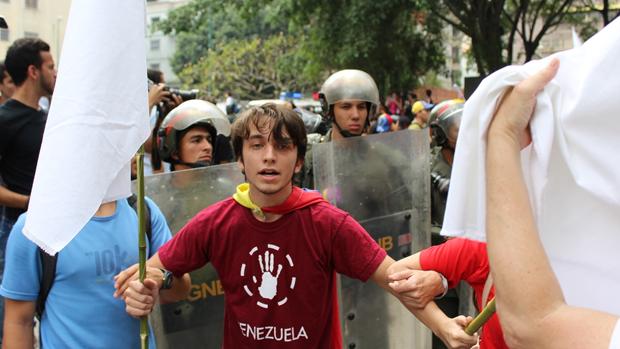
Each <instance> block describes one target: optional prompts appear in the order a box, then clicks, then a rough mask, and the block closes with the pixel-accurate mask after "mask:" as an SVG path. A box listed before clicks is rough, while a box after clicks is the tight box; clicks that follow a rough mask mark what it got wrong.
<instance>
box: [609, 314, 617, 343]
mask: <svg viewBox="0 0 620 349" xmlns="http://www.w3.org/2000/svg"><path fill="white" fill-rule="evenodd" d="M609 349H620V320H618V321H617V322H616V327H614V332H613V333H612V334H611V341H610V342H609Z"/></svg>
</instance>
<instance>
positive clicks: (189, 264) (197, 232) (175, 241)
mask: <svg viewBox="0 0 620 349" xmlns="http://www.w3.org/2000/svg"><path fill="white" fill-rule="evenodd" d="M207 216H208V214H206V212H205V211H203V212H201V213H199V214H198V215H196V216H195V217H194V218H192V219H191V220H190V221H189V222H188V223H187V224H186V225H185V226H184V227H183V228H181V230H180V231H179V232H178V233H177V234H176V235H175V236H174V237H173V238H172V239H171V240H170V241H168V242H167V243H166V244H164V245H163V246H162V247H161V248H160V249H159V251H157V253H158V254H159V259H160V260H161V262H162V264H163V265H164V268H166V269H168V270H170V271H171V272H172V273H173V274H174V275H175V276H177V277H180V276H181V275H183V274H185V273H188V272H190V271H193V270H196V269H198V268H200V267H202V266H203V265H205V264H207V262H208V261H209V255H208V251H209V249H208V246H209V241H210V239H209V237H210V234H209V232H210V223H209V220H208V219H206V217H207Z"/></svg>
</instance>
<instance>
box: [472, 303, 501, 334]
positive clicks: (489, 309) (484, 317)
mask: <svg viewBox="0 0 620 349" xmlns="http://www.w3.org/2000/svg"><path fill="white" fill-rule="evenodd" d="M493 314H495V298H493V299H492V300H491V301H490V302H489V304H487V306H486V307H484V309H482V311H481V312H480V314H478V316H476V318H475V319H473V320H472V321H471V322H470V323H469V325H468V326H467V328H465V333H467V334H468V335H470V336H471V335H473V334H474V333H476V332H478V330H479V329H480V327H482V325H484V324H485V323H486V322H487V321H489V319H490V318H491V316H493Z"/></svg>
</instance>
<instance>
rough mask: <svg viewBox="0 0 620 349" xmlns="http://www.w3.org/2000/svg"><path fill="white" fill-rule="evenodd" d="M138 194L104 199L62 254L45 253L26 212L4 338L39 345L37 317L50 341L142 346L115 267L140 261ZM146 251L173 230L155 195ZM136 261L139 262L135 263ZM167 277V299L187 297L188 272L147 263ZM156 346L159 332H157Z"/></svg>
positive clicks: (11, 244) (9, 262)
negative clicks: (28, 229) (29, 234)
mask: <svg viewBox="0 0 620 349" xmlns="http://www.w3.org/2000/svg"><path fill="white" fill-rule="evenodd" d="M134 204H135V197H130V198H129V199H127V200H124V199H120V200H117V201H112V202H108V203H103V204H102V205H101V206H100V207H99V209H98V210H97V212H96V213H95V214H94V216H93V217H92V218H91V220H90V221H89V222H88V223H86V226H85V227H84V228H82V230H81V231H80V232H79V233H78V234H77V236H76V237H75V238H74V239H73V240H72V241H71V242H70V243H69V244H68V245H67V247H65V248H64V249H63V250H62V251H61V252H60V253H58V254H56V255H55V256H49V255H46V254H45V252H43V251H42V250H40V249H39V248H38V247H37V245H35V244H34V243H33V242H31V241H30V240H28V239H27V238H26V237H25V236H24V234H23V232H22V229H23V227H24V223H25V220H26V214H23V215H21V216H20V217H19V219H18V220H17V222H16V223H15V225H14V227H13V230H12V231H11V234H10V237H9V241H8V244H7V250H6V266H5V270H4V272H5V273H4V280H3V282H2V286H1V287H0V294H1V295H2V296H4V297H5V298H6V314H5V323H4V326H5V329H6V331H5V332H4V334H5V336H4V344H5V345H6V346H7V347H9V348H32V347H33V342H34V336H33V318H34V317H35V315H36V316H37V317H39V320H40V326H41V327H40V341H41V345H42V347H44V348H137V347H139V320H137V319H134V318H132V317H130V316H128V315H127V313H126V312H125V302H123V300H122V299H116V298H114V297H113V294H114V279H113V277H114V275H116V274H118V273H119V272H120V271H121V270H124V269H126V268H128V267H131V266H132V265H134V264H135V263H137V261H138V239H137V227H138V220H137V219H138V218H137V214H136V211H135V207H133V206H134ZM146 206H147V209H146V210H145V211H146V212H147V216H148V217H147V218H148V219H147V220H146V221H147V224H146V226H147V227H146V230H147V241H148V242H147V253H148V255H149V256H152V255H154V254H155V252H157V250H158V249H159V247H160V246H162V245H163V244H164V243H165V242H166V241H168V240H169V239H170V238H171V234H170V230H169V228H168V225H167V223H166V221H165V218H164V216H163V215H162V213H161V211H160V210H159V208H158V207H157V206H156V205H155V204H154V203H153V202H152V201H151V200H149V199H147V200H146ZM134 268H135V267H134ZM147 276H148V277H149V278H150V279H154V280H158V281H159V282H160V284H161V288H162V292H161V298H160V299H161V300H163V301H167V300H169V301H173V300H178V299H180V298H183V297H184V296H185V295H186V294H187V292H188V290H189V276H188V275H182V276H180V277H178V278H177V277H174V276H173V275H172V274H170V273H168V272H166V271H165V270H161V269H157V268H147ZM150 344H151V348H154V338H153V336H152V335H151V336H150Z"/></svg>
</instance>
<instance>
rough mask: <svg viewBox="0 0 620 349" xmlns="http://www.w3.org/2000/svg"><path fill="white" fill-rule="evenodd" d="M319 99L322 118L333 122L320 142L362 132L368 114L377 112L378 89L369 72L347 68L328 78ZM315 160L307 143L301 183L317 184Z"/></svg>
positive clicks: (299, 177) (312, 185) (308, 185)
mask: <svg viewBox="0 0 620 349" xmlns="http://www.w3.org/2000/svg"><path fill="white" fill-rule="evenodd" d="M319 100H320V102H321V109H322V115H323V118H324V119H325V121H326V122H327V123H328V124H331V126H332V128H331V130H329V131H328V132H327V134H326V135H325V136H324V137H320V139H319V142H329V141H331V140H338V139H343V138H348V137H356V136H361V135H362V133H363V132H364V131H365V130H366V128H367V127H368V125H369V117H370V116H372V115H374V114H375V113H376V112H377V107H378V105H379V89H378V88H377V84H376V83H375V81H374V80H373V78H372V77H371V76H370V75H369V74H368V73H366V72H363V71H361V70H356V69H345V70H341V71H338V72H336V73H334V74H332V75H331V76H330V77H329V78H327V80H325V82H324V83H323V86H321V90H320V91H319ZM309 139H313V138H312V137H309ZM312 163H313V161H312V149H311V144H308V151H307V152H306V157H305V161H304V168H303V169H302V171H301V173H300V175H299V176H298V179H297V182H298V183H300V186H302V187H305V188H314V175H313V172H312Z"/></svg>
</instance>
